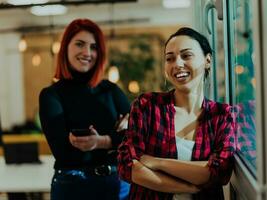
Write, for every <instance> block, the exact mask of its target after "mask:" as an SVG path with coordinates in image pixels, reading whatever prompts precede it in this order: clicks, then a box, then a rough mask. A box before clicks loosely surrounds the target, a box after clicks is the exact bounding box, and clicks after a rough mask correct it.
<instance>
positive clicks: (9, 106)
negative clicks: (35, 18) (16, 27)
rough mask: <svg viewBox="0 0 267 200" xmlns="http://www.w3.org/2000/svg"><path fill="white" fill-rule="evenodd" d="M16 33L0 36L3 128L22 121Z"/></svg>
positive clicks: (22, 111)
mask: <svg viewBox="0 0 267 200" xmlns="http://www.w3.org/2000/svg"><path fill="white" fill-rule="evenodd" d="M19 37H20V36H19V35H18V34H14V33H13V34H1V37H0V114H1V124H2V128H3V129H8V128H10V127H11V126H12V125H14V124H20V123H23V122H24V120H25V113H24V87H23V66H22V60H21V59H22V57H21V54H20V52H19V51H18V50H17V44H18V41H19Z"/></svg>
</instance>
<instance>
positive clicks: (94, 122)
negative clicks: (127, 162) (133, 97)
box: [39, 19, 130, 200]
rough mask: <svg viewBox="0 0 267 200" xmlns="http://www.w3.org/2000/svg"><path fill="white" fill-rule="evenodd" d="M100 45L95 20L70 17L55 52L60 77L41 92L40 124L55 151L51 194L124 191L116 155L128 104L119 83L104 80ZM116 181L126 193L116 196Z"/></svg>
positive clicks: (90, 195)
mask: <svg viewBox="0 0 267 200" xmlns="http://www.w3.org/2000/svg"><path fill="white" fill-rule="evenodd" d="M105 51H106V49H105V42H104V35H103V33H102V31H101V29H100V28H99V27H98V25H97V24H95V23H94V22H92V21H91V20H89V19H76V20H74V21H72V22H71V23H70V24H69V25H68V26H67V28H66V30H65V32H64V35H63V38H62V42H61V47H60V51H59V54H58V60H57V68H56V74H55V78H57V79H59V81H58V82H56V83H54V84H52V85H51V86H49V87H47V88H44V89H43V90H42V91H41V93H40V98H39V101H40V102H39V103H40V120H41V124H42V129H43V131H44V134H45V136H46V138H47V141H48V144H49V146H50V148H51V150H52V153H53V155H54V157H55V164H54V169H55V174H54V177H53V180H52V184H51V200H74V199H75V200H79V199H90V200H94V199H95V200H96V199H101V200H102V199H103V200H105V199H108V200H110V199H112V200H118V199H123V198H126V197H127V186H128V185H127V184H126V183H124V182H121V181H120V180H119V177H118V174H117V159H116V156H117V147H118V144H120V142H121V140H122V137H123V135H124V134H123V131H122V130H124V129H125V128H126V126H127V121H128V114H127V113H128V112H129V109H130V105H129V102H128V100H127V98H126V96H125V95H124V93H123V92H122V91H121V90H120V89H119V87H117V86H116V85H115V84H113V83H111V82H109V81H107V80H103V73H104V64H105V59H106V52H105ZM81 134H82V135H81ZM121 185H123V186H125V187H126V188H125V187H124V188H123V189H124V190H125V189H126V196H125V197H120V190H121V189H122V187H121Z"/></svg>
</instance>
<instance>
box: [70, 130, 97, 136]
mask: <svg viewBox="0 0 267 200" xmlns="http://www.w3.org/2000/svg"><path fill="white" fill-rule="evenodd" d="M71 132H72V134H73V135H75V136H89V135H92V134H93V133H92V132H91V131H90V130H89V129H71Z"/></svg>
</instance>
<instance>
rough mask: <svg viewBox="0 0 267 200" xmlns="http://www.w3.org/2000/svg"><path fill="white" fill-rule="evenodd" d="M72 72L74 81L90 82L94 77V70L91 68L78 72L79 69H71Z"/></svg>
mask: <svg viewBox="0 0 267 200" xmlns="http://www.w3.org/2000/svg"><path fill="white" fill-rule="evenodd" d="M70 73H71V75H72V77H73V79H72V80H73V81H74V82H78V83H85V84H86V83H88V82H89V80H90V79H91V77H92V70H89V71H88V72H84V73H83V72H78V71H77V70H74V69H70Z"/></svg>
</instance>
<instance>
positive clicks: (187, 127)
mask: <svg viewBox="0 0 267 200" xmlns="http://www.w3.org/2000/svg"><path fill="white" fill-rule="evenodd" d="M164 54H165V65H164V70H165V76H166V79H168V81H169V82H170V83H171V84H172V85H173V87H174V89H173V90H171V91H169V92H161V93H159V92H157V93H156V92H153V93H146V94H143V95H141V96H140V97H139V98H137V99H136V100H135V101H134V102H133V104H132V107H131V111H130V117H129V124H128V130H127V131H126V137H125V139H124V141H123V142H122V144H121V145H120V147H119V156H118V161H119V167H118V169H119V174H120V176H121V177H122V178H123V179H125V180H127V181H128V182H131V183H132V184H131V189H130V194H129V196H130V198H129V199H132V200H141V199H149V200H165V199H170V200H171V199H173V200H180V199H183V200H184V199H187V200H188V199H203V200H204V199H205V200H206V199H213V200H214V199H224V197H223V190H222V185H224V184H226V183H227V182H228V181H229V179H230V176H231V172H232V167H233V154H234V151H235V143H234V141H235V140H234V138H235V137H234V124H233V118H232V112H231V110H232V107H231V106H229V105H227V104H224V103H218V102H215V101H212V100H209V99H207V98H205V97H204V80H205V78H207V75H208V74H209V70H210V64H211V54H212V51H211V48H210V45H209V43H208V40H207V39H206V38H205V37H204V36H203V35H201V34H200V33H198V32H197V31H195V30H193V29H191V28H187V27H184V28H181V29H179V30H178V31H177V32H176V33H174V34H173V35H171V36H170V38H169V39H168V40H167V42H166V44H165V52H164Z"/></svg>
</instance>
